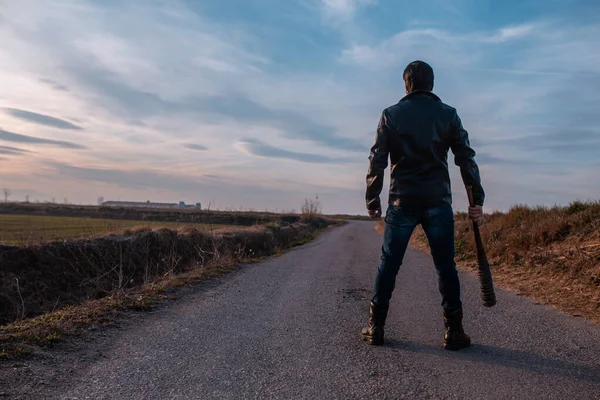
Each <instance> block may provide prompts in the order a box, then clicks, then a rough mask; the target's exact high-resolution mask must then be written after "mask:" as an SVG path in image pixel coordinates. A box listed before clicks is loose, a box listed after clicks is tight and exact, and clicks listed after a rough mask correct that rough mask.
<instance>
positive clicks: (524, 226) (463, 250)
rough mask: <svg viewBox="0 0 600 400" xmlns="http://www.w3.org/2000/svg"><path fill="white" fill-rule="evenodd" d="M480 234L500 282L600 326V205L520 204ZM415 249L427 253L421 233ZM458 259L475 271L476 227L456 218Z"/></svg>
mask: <svg viewBox="0 0 600 400" xmlns="http://www.w3.org/2000/svg"><path fill="white" fill-rule="evenodd" d="M481 232H482V236H483V240H484V244H485V248H486V252H487V255H488V258H489V260H490V264H491V267H492V273H493V275H494V281H495V283H496V284H498V285H500V286H503V287H505V288H508V289H512V290H514V291H516V292H517V293H519V294H521V295H526V296H530V297H531V298H533V299H534V300H535V301H537V302H539V303H543V304H548V305H551V306H554V307H556V308H558V309H560V310H562V311H564V312H568V313H570V314H572V315H576V316H582V317H585V318H587V319H588V320H590V321H593V322H596V323H600V202H580V201H576V202H573V203H571V204H570V205H569V206H567V207H551V208H548V207H527V206H523V205H518V206H515V207H513V208H511V209H510V210H509V212H507V213H501V212H495V213H493V214H490V215H486V217H485V222H484V223H483V224H482V225H481ZM413 245H414V246H415V247H417V248H420V249H423V250H428V249H427V239H426V238H425V235H424V233H423V231H422V230H421V229H419V230H418V231H417V232H416V234H415V235H413ZM455 245H456V259H457V262H458V264H459V267H461V268H463V269H467V270H475V269H476V267H477V266H476V260H475V243H474V239H473V232H472V224H471V222H470V221H469V220H468V217H467V215H466V214H465V213H458V214H457V215H456V238H455Z"/></svg>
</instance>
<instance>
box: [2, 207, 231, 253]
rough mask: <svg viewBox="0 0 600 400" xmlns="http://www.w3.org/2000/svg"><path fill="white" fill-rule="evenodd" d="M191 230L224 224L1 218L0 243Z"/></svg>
mask: <svg viewBox="0 0 600 400" xmlns="http://www.w3.org/2000/svg"><path fill="white" fill-rule="evenodd" d="M185 227H191V228H194V229H198V230H200V231H210V230H217V229H218V230H221V229H223V228H227V227H231V225H224V224H208V223H190V222H169V221H164V222H159V221H136V220H123V219H104V218H81V217H58V216H42V215H0V244H3V245H18V246H25V245H34V244H40V243H44V242H52V241H58V240H73V239H87V238H91V237H96V236H102V235H107V234H111V233H122V232H124V231H125V230H127V229H130V230H139V229H147V228H151V229H158V228H168V229H174V230H177V229H180V228H185Z"/></svg>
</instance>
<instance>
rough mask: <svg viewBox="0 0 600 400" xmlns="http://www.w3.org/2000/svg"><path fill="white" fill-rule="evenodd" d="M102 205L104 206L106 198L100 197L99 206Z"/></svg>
mask: <svg viewBox="0 0 600 400" xmlns="http://www.w3.org/2000/svg"><path fill="white" fill-rule="evenodd" d="M102 204H104V197H103V196H100V197H98V205H99V206H101V205H102Z"/></svg>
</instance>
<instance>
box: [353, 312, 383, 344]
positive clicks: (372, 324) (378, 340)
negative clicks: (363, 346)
mask: <svg viewBox="0 0 600 400" xmlns="http://www.w3.org/2000/svg"><path fill="white" fill-rule="evenodd" d="M387 313H388V307H386V308H382V307H377V306H376V305H375V304H374V303H373V302H371V308H370V310H369V324H368V325H367V327H366V328H363V329H362V331H361V332H360V334H361V337H362V340H365V341H366V342H367V343H368V344H372V345H375V346H381V345H382V344H383V328H384V326H385V319H386V318H387Z"/></svg>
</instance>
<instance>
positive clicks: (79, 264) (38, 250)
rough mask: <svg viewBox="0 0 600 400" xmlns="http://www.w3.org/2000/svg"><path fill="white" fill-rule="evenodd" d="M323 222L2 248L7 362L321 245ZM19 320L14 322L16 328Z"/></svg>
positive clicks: (1, 336) (0, 347)
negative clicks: (242, 268)
mask: <svg viewBox="0 0 600 400" xmlns="http://www.w3.org/2000/svg"><path fill="white" fill-rule="evenodd" d="M327 226H328V222H327V221H325V220H322V219H319V220H314V221H310V223H303V224H297V225H290V226H285V227H280V226H268V227H264V226H263V227H252V228H246V229H236V230H227V231H219V232H217V231H215V232H213V233H212V234H207V233H203V232H199V231H197V230H195V229H193V228H186V229H183V230H181V231H179V232H177V231H171V230H168V229H161V230H158V231H149V230H142V231H140V232H131V233H129V234H128V235H125V236H114V237H105V238H97V239H94V240H88V241H73V242H65V243H52V244H48V245H43V246H34V247H31V248H18V247H1V246H0V263H2V265H3V266H6V268H3V269H1V270H0V287H1V288H2V290H0V305H1V306H2V307H0V308H1V311H0V318H1V319H3V321H4V322H5V323H6V322H9V323H7V324H5V325H4V326H0V358H9V357H14V356H22V355H26V354H28V353H29V352H30V351H31V350H32V349H35V347H36V346H37V347H42V348H45V347H51V346H52V345H53V344H54V343H56V342H57V341H60V340H61V339H62V338H64V337H67V336H70V335H73V334H76V333H78V332H81V331H82V330H84V329H87V328H88V327H90V326H95V325H106V324H111V323H112V322H113V321H114V320H115V318H116V316H117V315H119V313H120V312H122V311H124V310H146V309H149V308H152V307H153V305H154V304H155V303H156V302H157V301H162V300H165V299H168V298H170V297H172V296H173V294H172V290H173V289H175V288H178V287H181V286H185V285H189V284H193V283H197V282H199V281H202V280H204V279H207V278H211V277H214V276H218V275H221V274H223V273H227V272H230V271H231V270H233V269H234V268H236V266H237V265H239V263H241V262H245V263H247V262H254V261H257V260H260V259H262V258H264V257H266V256H270V255H274V254H280V253H281V252H282V251H283V250H284V249H287V248H291V247H295V246H298V245H301V244H304V243H306V242H309V241H311V240H312V239H314V237H315V236H316V234H317V233H318V232H319V231H320V230H321V229H323V228H325V227H327ZM10 321H12V322H10Z"/></svg>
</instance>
